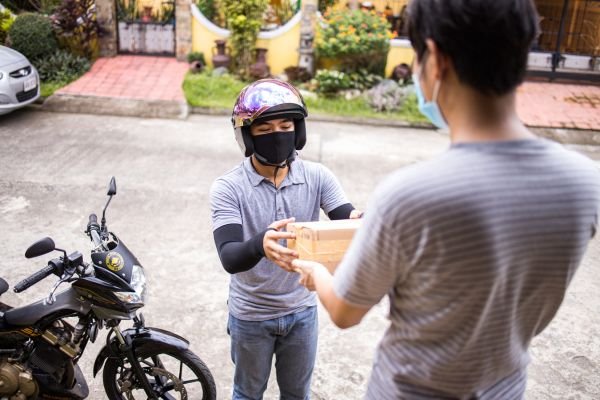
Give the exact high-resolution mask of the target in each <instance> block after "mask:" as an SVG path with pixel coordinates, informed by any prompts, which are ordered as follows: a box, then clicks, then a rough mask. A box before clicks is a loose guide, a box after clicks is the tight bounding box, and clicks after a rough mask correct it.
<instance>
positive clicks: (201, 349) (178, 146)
mask: <svg viewBox="0 0 600 400" xmlns="http://www.w3.org/2000/svg"><path fill="white" fill-rule="evenodd" d="M308 131H309V137H308V145H307V147H306V150H305V151H304V152H303V156H304V157H305V158H306V159H310V160H317V161H321V162H323V163H324V164H325V165H327V166H328V167H329V168H331V169H332V170H333V171H334V173H335V174H337V176H338V177H339V179H340V181H341V182H342V185H343V186H344V188H345V189H346V191H347V193H348V195H349V197H350V198H351V199H352V201H353V203H354V204H355V205H356V206H358V207H360V208H363V209H364V208H365V207H366V205H367V202H368V200H369V196H370V195H371V193H372V191H373V189H374V187H375V186H376V185H377V183H378V182H379V181H381V179H382V178H383V177H384V176H385V175H386V174H388V173H389V172H390V171H392V170H394V169H396V168H399V167H402V166H404V165H407V164H410V163H413V162H416V161H419V160H424V159H428V158H430V157H432V156H433V155H435V154H437V153H440V152H442V151H444V149H445V148H446V147H447V146H448V138H447V137H446V136H445V135H444V134H441V133H436V132H433V131H427V130H412V129H400V128H384V127H373V126H358V125H346V124H339V123H317V122H310V121H309V124H308ZM587 150H588V151H590V154H592V155H595V154H598V153H597V152H595V150H594V149H591V150H590V149H589V148H588V149H587ZM240 161H241V154H240V152H239V150H238V148H237V145H236V144H235V141H234V139H233V132H232V131H231V128H230V125H229V122H228V118H227V117H204V116H192V117H190V118H189V119H188V120H185V121H178V120H160V119H137V118H125V117H108V116H92V115H81V114H54V113H45V112H36V111H32V110H21V111H19V112H15V113H13V114H10V115H7V116H4V117H2V118H1V119H0V254H1V255H2V261H1V263H0V271H1V272H0V273H1V275H2V276H3V277H4V278H5V279H6V280H7V281H8V282H9V283H10V284H11V286H12V285H14V284H15V283H16V282H17V281H18V280H20V279H22V278H24V277H25V276H27V275H28V274H30V273H32V272H34V271H35V270H37V269H38V268H39V267H42V266H43V265H45V261H46V260H47V258H45V257H41V258H40V259H34V260H27V259H25V258H24V257H23V254H24V252H25V249H26V248H27V247H28V246H29V245H30V244H31V243H33V242H34V241H36V240H37V239H39V238H41V237H44V236H51V237H52V238H54V240H55V242H56V243H57V246H59V247H62V248H65V249H67V250H68V251H73V250H79V251H81V252H82V253H83V254H84V256H85V258H86V260H89V247H88V242H87V239H86V238H85V237H84V235H83V233H82V232H83V230H84V228H85V225H86V222H87V215H89V213H90V212H96V213H98V214H100V212H101V210H102V207H103V205H104V203H105V201H106V196H105V194H106V188H107V184H108V181H109V179H110V177H111V176H113V175H114V176H116V179H117V186H118V194H117V196H116V197H115V198H114V199H113V201H112V204H111V205H110V208H109V210H108V212H107V220H108V224H109V227H110V228H111V230H113V231H114V232H115V233H117V234H118V235H119V237H120V238H121V239H123V241H124V242H125V243H126V244H127V245H128V247H129V248H130V249H131V250H132V251H133V252H134V253H135V254H136V255H137V257H138V258H139V260H140V261H141V262H142V264H143V265H144V266H145V267H146V270H147V275H148V276H149V286H150V296H151V297H150V299H149V301H148V303H147V306H146V307H145V309H144V314H145V317H146V321H147V324H148V325H150V326H157V327H161V328H165V329H169V330H172V331H174V332H176V333H178V334H180V335H183V336H184V337H186V338H188V339H189V340H190V341H191V347H192V350H194V351H195V352H196V353H197V354H198V355H200V357H201V358H202V359H203V360H204V361H205V362H206V363H207V364H208V366H209V367H210V369H211V370H212V372H213V374H214V377H215V380H216V383H217V389H218V393H219V396H218V397H219V399H227V398H230V393H231V387H232V384H231V379H232V371H233V368H232V364H231V361H230V358H229V339H228V336H227V334H226V330H225V329H226V328H225V326H226V319H227V318H226V317H227V309H226V303H225V302H226V299H227V290H228V282H229V277H228V275H227V273H225V272H224V271H223V270H222V268H221V266H220V264H219V260H218V257H217V254H216V252H215V249H214V244H213V240H212V234H211V229H210V218H209V209H208V189H209V187H210V184H211V182H212V181H213V180H214V179H215V178H216V177H217V176H219V175H220V174H222V173H223V172H225V171H226V170H228V169H229V168H231V167H233V166H234V165H236V164H237V163H239V162H240ZM599 265H600V239H598V238H597V239H596V240H595V241H594V242H592V243H591V245H590V248H589V250H588V253H587V256H586V258H585V260H584V263H583V265H582V266H581V269H580V270H579V272H578V273H577V275H576V277H575V280H574V282H573V284H572V286H571V288H570V290H569V293H568V295H567V297H566V299H565V302H564V305H563V306H562V308H561V310H560V312H559V315H558V317H557V319H555V321H554V322H553V323H552V324H551V325H550V326H549V328H548V329H547V330H546V331H545V332H544V333H543V334H542V335H541V336H540V337H538V338H536V339H535V340H534V342H533V347H532V351H531V353H532V358H533V361H532V364H531V366H530V368H529V386H528V390H527V398H528V399H536V400H537V399H539V400H541V399H599V398H600V312H599V310H600V273H598V266H599ZM52 283H53V279H52V278H48V279H47V280H46V281H44V282H42V283H40V284H38V285H36V286H35V287H33V288H31V289H29V290H28V291H26V292H24V293H22V294H20V295H18V296H17V295H15V294H14V293H12V291H11V292H9V293H6V294H4V295H2V301H3V302H5V303H8V304H11V305H15V306H19V305H23V304H26V303H27V302H28V301H31V300H33V299H38V298H40V297H42V296H44V295H46V294H47V291H48V290H49V288H50V287H51V284H52ZM386 310H387V305H386V303H385V301H384V302H382V304H379V305H378V306H377V307H375V308H374V309H373V310H372V311H371V312H370V313H369V314H368V315H367V317H366V318H365V320H364V321H363V323H362V324H361V325H360V326H358V327H355V328H352V329H350V330H348V331H341V330H338V329H337V328H335V327H334V326H333V325H332V324H331V323H330V322H329V321H328V318H327V316H326V315H325V314H323V312H322V310H321V320H320V321H321V323H320V342H319V352H318V359H317V365H316V369H315V373H314V377H313V385H312V390H313V395H312V398H313V399H359V398H362V394H363V393H364V391H365V386H366V383H367V380H368V377H369V371H370V367H371V362H372V356H373V351H374V349H375V347H376V345H377V343H378V341H379V339H380V337H381V335H382V333H383V331H384V329H385V328H386V326H387V320H386ZM103 339H104V336H103V335H102V336H100V337H99V340H98V341H97V342H96V343H95V344H94V345H92V346H90V347H88V349H87V351H86V354H85V355H84V357H83V359H82V368H83V370H84V374H85V375H86V376H87V377H89V380H88V382H89V384H90V387H91V395H90V399H93V400H100V399H104V398H105V395H104V392H103V389H102V383H101V378H98V377H97V378H96V379H93V378H92V377H91V371H92V368H91V365H92V363H93V361H94V358H95V355H96V353H97V351H98V349H99V348H100V346H101V345H102V344H103V343H102V342H103ZM265 398H266V399H276V398H278V392H277V388H276V384H275V380H274V379H271V381H270V385H269V388H268V392H267V395H266V396H265Z"/></svg>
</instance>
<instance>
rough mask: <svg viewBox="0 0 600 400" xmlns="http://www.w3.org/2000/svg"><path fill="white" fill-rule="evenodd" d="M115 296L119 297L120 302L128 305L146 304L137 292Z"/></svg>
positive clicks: (120, 293) (116, 294)
mask: <svg viewBox="0 0 600 400" xmlns="http://www.w3.org/2000/svg"><path fill="white" fill-rule="evenodd" d="M114 293H115V296H117V298H118V299H119V300H121V301H122V302H123V303H127V304H138V303H142V304H143V303H144V301H143V300H142V296H140V295H139V294H137V292H114Z"/></svg>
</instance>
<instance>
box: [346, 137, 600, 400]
mask: <svg viewBox="0 0 600 400" xmlns="http://www.w3.org/2000/svg"><path fill="white" fill-rule="evenodd" d="M599 207H600V171H599V170H598V167H597V165H595V164H594V163H593V162H591V161H590V160H589V159H586V158H585V157H583V156H581V155H579V154H576V153H574V152H572V151H567V150H565V149H564V148H563V147H562V146H560V145H558V144H556V143H552V142H549V141H546V140H523V141H509V142H497V143H493V142H492V143H490V142H488V143H468V144H467V143H465V144H456V145H453V146H452V147H451V148H450V150H449V151H447V152H446V153H445V154H443V155H441V156H440V157H437V158H435V159H433V160H430V161H428V162H424V163H420V164H416V165H414V166H411V167H408V168H404V169H402V170H400V171H398V172H396V173H394V174H393V175H392V176H391V177H389V178H388V179H387V180H386V181H385V182H384V183H383V184H382V185H381V186H380V187H379V188H378V190H377V192H376V194H375V195H374V196H373V199H372V204H370V205H369V207H368V209H367V212H366V214H365V215H366V217H365V220H364V221H363V225H362V226H361V228H360V229H359V230H358V232H357V233H356V236H355V239H354V241H353V242H352V244H351V245H350V248H349V250H348V252H347V254H346V256H345V257H344V259H343V260H342V263H341V264H340V266H339V267H338V269H337V270H336V273H335V276H334V291H335V293H337V295H338V296H340V297H342V298H343V299H345V300H346V301H347V302H349V303H352V304H355V305H358V306H366V307H369V306H372V305H374V304H376V303H378V302H379V301H380V300H381V298H382V297H383V296H385V295H387V296H389V299H390V314H389V318H390V326H389V328H388V330H387V331H386V332H385V335H384V337H383V339H382V341H381V343H380V345H379V348H378V350H377V354H376V357H375V361H374V365H373V372H372V375H371V379H370V383H369V387H368V393H367V396H366V398H367V399H372V400H386V399H393V400H395V399H400V398H409V399H419V400H420V399H440V398H455V399H472V398H478V399H482V400H491V399H494V400H496V399H498V400H504V399H520V398H522V396H523V393H524V391H525V383H526V373H525V369H526V366H527V364H528V361H529V356H528V351H527V350H528V347H529V344H530V343H531V340H532V338H533V337H534V336H535V335H537V334H539V333H540V332H542V330H543V329H544V328H545V327H546V326H547V325H548V323H549V322H550V321H551V320H552V318H553V317H554V315H555V314H556V312H557V310H558V308H559V306H560V304H561V302H562V300H563V298H564V295H565V291H566V289H567V286H568V285H569V282H570V281H571V278H572V277H573V274H574V273H575V270H576V269H577V266H578V265H579V263H580V261H581V259H582V257H583V254H584V251H585V249H586V246H587V244H588V242H589V240H590V238H591V237H592V236H593V235H594V233H595V232H596V229H597V225H598V213H599ZM550 351H551V349H550Z"/></svg>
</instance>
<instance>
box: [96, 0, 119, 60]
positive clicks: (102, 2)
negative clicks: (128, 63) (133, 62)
mask: <svg viewBox="0 0 600 400" xmlns="http://www.w3.org/2000/svg"><path fill="white" fill-rule="evenodd" d="M96 20H97V21H98V25H99V28H100V31H101V32H100V34H99V35H98V36H99V41H100V57H113V56H116V55H117V6H116V2H115V0H96Z"/></svg>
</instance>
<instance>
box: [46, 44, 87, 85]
mask: <svg viewBox="0 0 600 400" xmlns="http://www.w3.org/2000/svg"><path fill="white" fill-rule="evenodd" d="M36 67H37V70H38V72H39V74H40V79H41V80H42V81H53V82H71V81H73V80H75V79H77V78H78V77H80V76H81V75H83V74H84V73H85V72H86V71H88V70H89V69H90V62H89V61H88V59H86V58H85V57H80V56H76V55H74V54H71V53H69V52H68V51H65V50H59V51H57V52H56V53H54V54H52V55H51V56H49V57H46V58H44V59H42V60H39V61H38V63H37V65H36Z"/></svg>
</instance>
